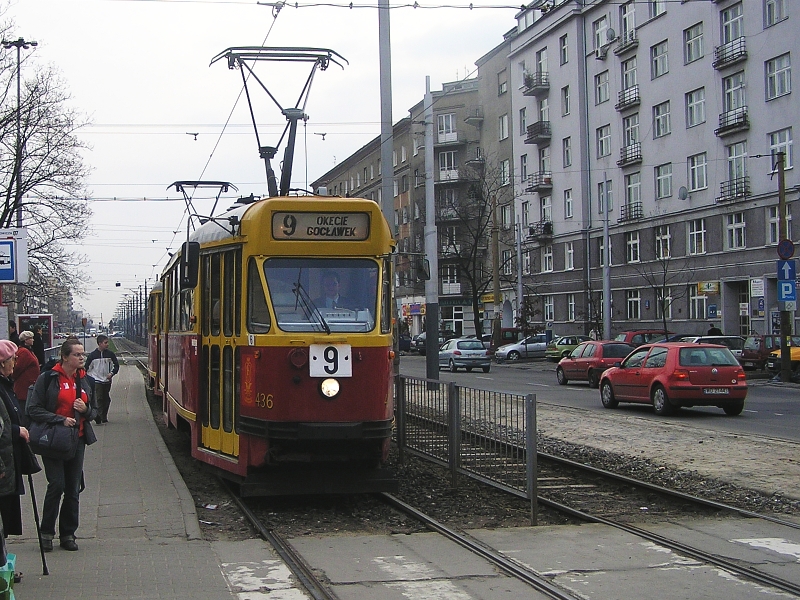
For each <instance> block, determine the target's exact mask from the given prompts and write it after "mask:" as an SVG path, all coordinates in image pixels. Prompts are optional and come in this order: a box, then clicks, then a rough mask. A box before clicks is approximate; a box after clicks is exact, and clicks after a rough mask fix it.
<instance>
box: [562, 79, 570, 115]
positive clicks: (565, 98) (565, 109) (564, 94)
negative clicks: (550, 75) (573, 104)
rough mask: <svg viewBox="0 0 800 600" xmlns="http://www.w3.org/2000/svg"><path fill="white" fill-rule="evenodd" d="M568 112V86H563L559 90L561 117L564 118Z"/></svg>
mask: <svg viewBox="0 0 800 600" xmlns="http://www.w3.org/2000/svg"><path fill="white" fill-rule="evenodd" d="M569 111H570V104H569V86H568V85H565V86H564V87H562V88H561V116H562V117H563V116H566V115H568V114H569Z"/></svg>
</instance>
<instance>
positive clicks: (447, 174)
mask: <svg viewBox="0 0 800 600" xmlns="http://www.w3.org/2000/svg"><path fill="white" fill-rule="evenodd" d="M438 181H458V169H455V168H453V169H439V179H438Z"/></svg>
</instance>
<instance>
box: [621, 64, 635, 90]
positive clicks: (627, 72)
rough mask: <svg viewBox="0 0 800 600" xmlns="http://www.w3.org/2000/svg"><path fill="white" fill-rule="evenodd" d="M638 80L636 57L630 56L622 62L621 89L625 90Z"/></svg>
mask: <svg viewBox="0 0 800 600" xmlns="http://www.w3.org/2000/svg"><path fill="white" fill-rule="evenodd" d="M637 83H639V82H638V80H637V77H636V57H635V56H632V57H631V58H629V59H628V60H626V61H624V62H623V63H622V89H623V90H627V89H629V88H632V87H633V86H635V85H636V84H637Z"/></svg>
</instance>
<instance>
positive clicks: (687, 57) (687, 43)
mask: <svg viewBox="0 0 800 600" xmlns="http://www.w3.org/2000/svg"><path fill="white" fill-rule="evenodd" d="M703 55H704V51H703V23H702V21H701V22H700V23H698V24H697V25H692V26H691V27H689V29H684V30H683V62H684V63H686V64H687V65H688V64H689V63H691V62H694V61H696V60H699V59H701V58H703Z"/></svg>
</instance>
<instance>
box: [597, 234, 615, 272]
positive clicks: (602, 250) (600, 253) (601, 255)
mask: <svg viewBox="0 0 800 600" xmlns="http://www.w3.org/2000/svg"><path fill="white" fill-rule="evenodd" d="M597 241H598V242H599V244H598V248H597V258H598V260H599V261H600V262H599V263H598V264H599V266H601V267H602V266H603V265H604V264H605V260H606V247H605V244H604V243H603V238H602V236H601V237H599V238H597ZM613 248H614V244H613V243H612V241H611V238H609V239H608V266H609V267H610V266H611V264H612V263H613V262H614V253H613V252H612V250H613Z"/></svg>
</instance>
